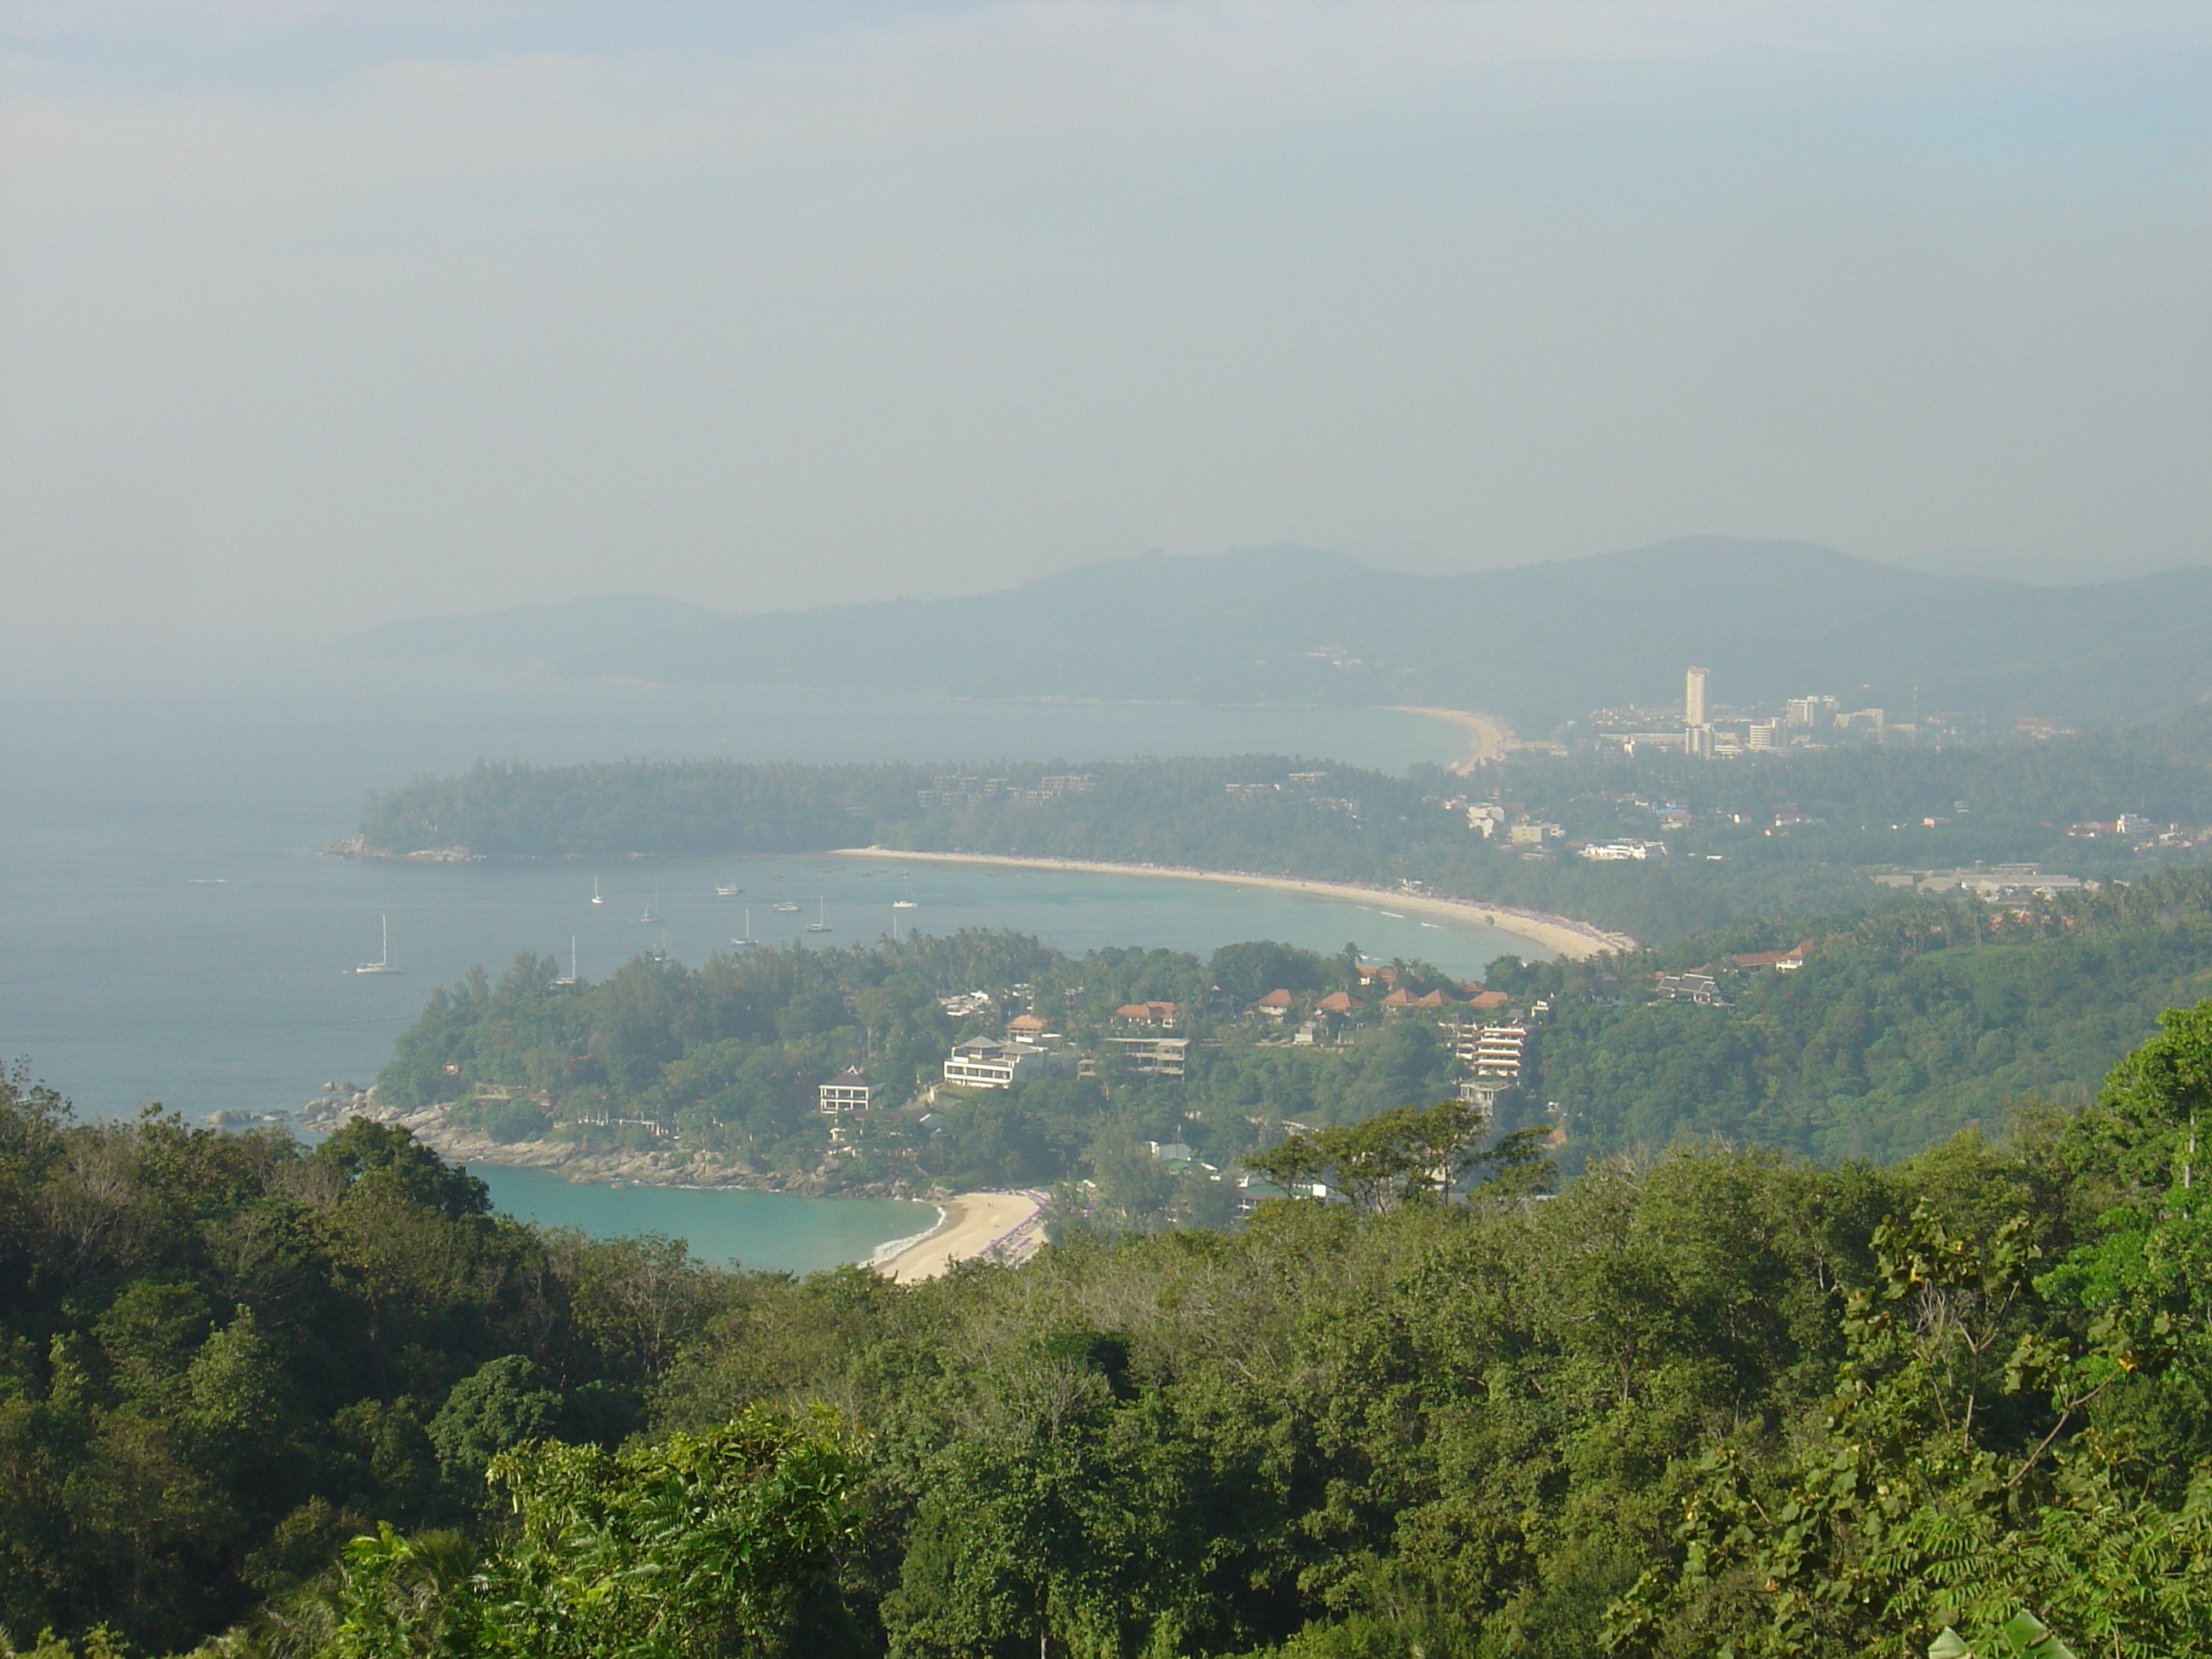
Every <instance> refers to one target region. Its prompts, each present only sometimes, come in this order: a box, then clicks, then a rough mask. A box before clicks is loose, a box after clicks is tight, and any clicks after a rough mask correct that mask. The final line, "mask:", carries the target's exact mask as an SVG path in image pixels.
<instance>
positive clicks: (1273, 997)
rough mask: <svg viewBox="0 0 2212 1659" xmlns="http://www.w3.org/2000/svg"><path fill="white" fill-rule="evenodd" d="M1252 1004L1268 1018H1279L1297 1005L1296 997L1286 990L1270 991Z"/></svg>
mask: <svg viewBox="0 0 2212 1659" xmlns="http://www.w3.org/2000/svg"><path fill="white" fill-rule="evenodd" d="M1252 1006H1254V1007H1255V1008H1257V1009H1258V1010H1259V1011H1260V1012H1261V1013H1263V1014H1265V1015H1267V1018H1269V1019H1280V1018H1283V1016H1284V1015H1285V1014H1287V1013H1289V1012H1291V1009H1292V1008H1294V1007H1295V1006H1297V998H1296V997H1294V996H1292V995H1291V994H1290V993H1289V992H1288V991H1281V990H1276V991H1270V992H1268V993H1267V995H1265V996H1263V997H1261V999H1260V1000H1259V1001H1257V1002H1255V1003H1254V1004H1253V1005H1252Z"/></svg>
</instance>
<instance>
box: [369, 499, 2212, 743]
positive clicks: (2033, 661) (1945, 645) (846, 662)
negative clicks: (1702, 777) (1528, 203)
mask: <svg viewBox="0 0 2212 1659" xmlns="http://www.w3.org/2000/svg"><path fill="white" fill-rule="evenodd" d="M979 618H987V619H988V623H989V637H990V640H991V648H990V649H989V650H987V651H970V650H960V651H955V650H946V649H933V648H929V647H931V645H932V643H933V642H942V641H953V640H960V639H967V638H969V637H971V636H972V635H973V632H974V630H975V628H976V626H977V625H978V620H979ZM337 648H338V649H339V650H340V651H341V652H342V653H346V654H349V655H352V656H355V657H358V658H363V659H374V660H380V661H387V662H398V661H414V662H423V661H430V660H447V661H465V662H469V663H471V664H474V665H478V666H480V667H483V668H488V669H492V670H496V671H508V672H514V673H533V674H551V675H559V676H563V677H568V678H580V679H586V680H588V679H601V680H605V681H608V682H622V683H629V684H659V685H669V686H678V687H683V686H690V687H714V686H739V685H744V686H762V685H778V686H800V687H805V686H829V685H831V684H835V685H836V686H838V687H841V688H848V689H850V688H875V689H883V690H900V691H907V692H914V693H921V694H928V695H936V696H960V697H975V698H987V699H1025V698H1069V699H1092V700H1102V701H1109V702H1200V703H1286V704H1308V703H1310V704H1327V705H1337V706H1341V705H1346V704H1351V705H1364V706H1369V707H1391V706H1401V707H1419V708H1455V709H1483V710H1491V711H1494V712H1495V713H1496V714H1498V716H1499V717H1501V718H1503V719H1504V720H1507V721H1510V722H1511V723H1512V724H1513V725H1515V726H1520V727H1522V729H1524V730H1525V731H1528V732H1545V731H1549V730H1550V729H1552V728H1553V727H1554V726H1557V725H1559V723H1560V722H1563V721H1567V720H1577V719H1579V718H1581V716H1582V715H1583V713H1584V711H1586V710H1588V709H1589V708H1597V707H1606V706H1612V705H1618V704H1625V703H1637V702H1650V701H1652V700H1654V699H1655V698H1656V697H1659V696H1665V695H1669V694H1670V693H1671V689H1672V688H1673V687H1674V686H1676V685H1678V684H1679V683H1680V672H1681V665H1683V664H1684V663H1685V662H1690V661H1694V662H1698V663H1701V664H1704V665H1707V666H1708V667H1710V668H1711V671H1712V672H1713V675H1714V677H1715V681H1716V684H1726V685H1727V686H1729V688H1731V695H1736V696H1742V697H1744V698H1747V699H1753V700H1759V701H1765V702H1773V701H1778V700H1780V699H1782V698H1785V697H1790V696H1801V695H1803V694H1804V693H1805V692H1806V691H1807V690H1820V689H1826V690H1831V691H1834V692H1837V693H1838V694H1839V695H1840V694H1849V695H1850V696H1853V697H1855V698H1862V699H1863V701H1864V702H1867V703H1869V704H1872V705H1879V706H1886V707H1891V708H1911V707H1913V706H1915V705H1916V704H1917V706H1918V707H1920V708H1925V709H1928V710H1931V711H1932V710H1965V709H1971V710H1974V711H1977V712H1978V713H1979V714H1981V715H1983V716H1984V717H1986V718H1987V719H1989V720H1991V721H1994V722H1997V723H2000V724H2009V723H2010V722H2011V721H2013V720H2015V719H2017V718H2019V717H2022V716H2027V717H2032V718H2049V719H2052V720H2057V722H2059V723H2060V724H2063V725H2077V726H2101V725H2111V724H2119V723H2125V722H2130V721H2138V720H2150V719H2155V718H2159V717H2161V716H2164V715H2167V714H2172V713H2174V712H2176V711H2178V710H2179V709H2182V708H2187V707H2189V706H2190V705H2191V704H2193V703H2195V702H2197V701H2198V700H2199V699H2201V698H2202V697H2203V696H2205V695H2206V694H2207V692H2208V691H2212V569H2206V568H2185V569H2179V570H2169V571H2164V572H2160V573H2158V574H2153V575H2148V576H2138V577H2132V578H2130V579H2127V580H2120V581H2114V582H2103V583H2093V584H2086V585H2082V586H2069V587H2039V586H2030V585H2028V584H2027V583H2023V582H2009V581H2000V580H1990V579H1987V578H1981V577H1960V576H1937V575H1931V574H1926V573H1924V572H1922V571H1917V570H1910V569H1905V568H1901V567H1899V566H1895V565H1889V564H1884V563H1881V562H1877V561H1875V560H1871V559H1865V558H1860V557H1857V556H1852V555H1850V554H1847V553H1843V552H1838V551H1837V550H1834V549H1832V548H1826V547H1820V546H1818V545H1815V544H1811V543H1807V542H1798V541H1781V540H1772V541H1759V540H1747V539H1743V538H1730V537H1721V536H1698V537H1686V538H1679V539H1676V540H1674V541H1668V542H1661V543H1657V544H1654V545H1651V546H1649V547H1643V548H1637V549H1632V550H1627V551H1624V552H1618V553H1603V554H1593V555H1590V556H1585V557H1581V558H1571V559H1560V560H1555V561H1550V562H1542V563H1535V564H1525V565H1520V566H1515V567H1511V568H1501V569H1491V570H1480V571H1471V572H1465V573H1462V574H1450V575H1430V574H1411V573H1407V572H1403V571H1393V570H1384V569H1377V568H1373V567H1371V566H1368V565H1365V564H1363V563H1361V562H1359V561H1358V560H1356V559H1353V558H1352V557H1350V556H1346V555H1344V554H1340V553H1331V552H1326V551H1321V550H1315V549H1310V548H1301V547H1272V548H1258V549H1248V550H1241V551H1237V552H1231V553H1222V554H1214V555H1205V556H1174V557H1170V556H1160V555H1151V556H1142V557H1137V558H1127V559H1114V560H1108V561H1104V562H1099V563H1095V564H1090V565H1085V566H1082V567H1080V568H1075V569H1072V570H1066V571H1061V572H1059V573H1057V574H1053V575H1049V576H1044V577H1041V578H1039V579H1037V580H1034V581H1030V582H1027V583H1024V584H1022V585H1021V586H1017V587H1013V588H1009V589H1006V590H1004V591H1002V592H994V593H984V594H977V595H972V596H963V597H961V598H957V599H898V600H881V601H872V602H868V603H863V604H856V605H835V606H827V607H823V608H820V609H817V610H811V611H781V612H772V613H764V614H761V615H755V616H742V617H740V616H729V615H726V614H722V613H719V612H715V611H709V610H707V609H705V608H703V607H699V606H693V605H682V604H679V603H678V602H676V601H672V600H666V599H652V598H649V597H647V596H639V595H629V596H622V597H617V598H609V599H577V600H571V601H568V602H567V603H565V604H562V605H539V606H527V607H520V608H517V609H513V610H509V611H498V612H494V613H490V614H489V615H485V616H479V617H437V618H428V619H424V620H421V621H413V622H404V623H388V624H386V625H384V626H382V627H379V628H376V629H369V630H368V631H366V632H364V633H361V634H356V635H353V636H351V637H350V638H349V639H347V640H345V641H341V642H340V644H339V646H338V647H337Z"/></svg>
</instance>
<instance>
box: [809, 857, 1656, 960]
mask: <svg viewBox="0 0 2212 1659" xmlns="http://www.w3.org/2000/svg"><path fill="white" fill-rule="evenodd" d="M830 856H833V857H836V858H853V859H896V860H902V861H904V862H907V863H910V864H919V863H928V864H997V865H1005V866H1010V867H1012V868H1014V869H1018V870H1070V871H1074V872H1079V873H1080V874H1083V875H1091V876H1152V877H1154V878H1164V879H1167V880H1170V881H1218V882H1225V883H1228V884H1231V885H1232V886H1237V887H1265V888H1269V889H1272V890H1274V891H1276V892H1279V893H1304V894H1308V895H1310V896H1312V897H1315V898H1334V899H1349V900H1351V901H1352V902H1354V903H1356V904H1366V903H1370V902H1372V901H1374V900H1375V899H1377V898H1386V899H1388V900H1389V901H1390V902H1391V903H1392V904H1394V905H1395V906H1397V907H1398V908H1399V910H1400V911H1401V912H1402V913H1404V914H1407V915H1428V916H1442V917H1444V918H1446V919H1447V920H1449V921H1477V922H1480V923H1482V924H1483V925H1484V926H1485V927H1495V928H1497V929H1498V932H1500V933H1512V934H1515V935H1516V936H1518V937H1519V938H1522V939H1529V940H1532V941H1533V942H1534V943H1535V944H1538V945H1542V946H1544V948H1545V949H1547V950H1548V951H1556V952H1557V953H1558V954H1559V955H1560V956H1563V957H1569V958H1571V959H1572V960H1575V961H1580V960H1582V959H1583V957H1594V956H1597V955H1599V954H1601V953H1602V952H1604V951H1632V950H1634V949H1635V948H1636V941H1635V940H1634V939H1631V938H1629V937H1628V935H1627V934H1626V933H1605V932H1602V931H1601V930H1600V929H1598V928H1596V927H1591V926H1590V925H1589V923H1588V922H1583V921H1575V920H1574V919H1573V918H1572V917H1571V916H1553V915H1543V914H1542V913H1541V912H1535V911H1528V910H1515V909H1509V908H1505V907H1504V906H1502V905H1496V904H1485V903H1482V902H1480V901H1479V900H1475V899H1462V898H1446V897H1441V896H1430V895H1427V894H1422V893H1408V892H1404V891H1402V890H1399V889H1396V888H1391V887H1362V886H1359V885H1357V884H1354V883H1352V882H1345V881H1299V880H1297V879H1295V878H1291V877H1288V876H1256V875H1247V874H1245V873H1243V872H1241V871H1235V870H1190V869H1185V868H1183V867H1182V866H1177V865H1167V864H1104V863H1099V862H1096V861H1093V860H1089V859H1024V858H1004V857H1000V856H997V855H995V854H985V853H910V852H902V851H901V850H900V849H898V848H894V847H845V848H839V849H838V850H837V851H836V853H835V854H831V855H830Z"/></svg>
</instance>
